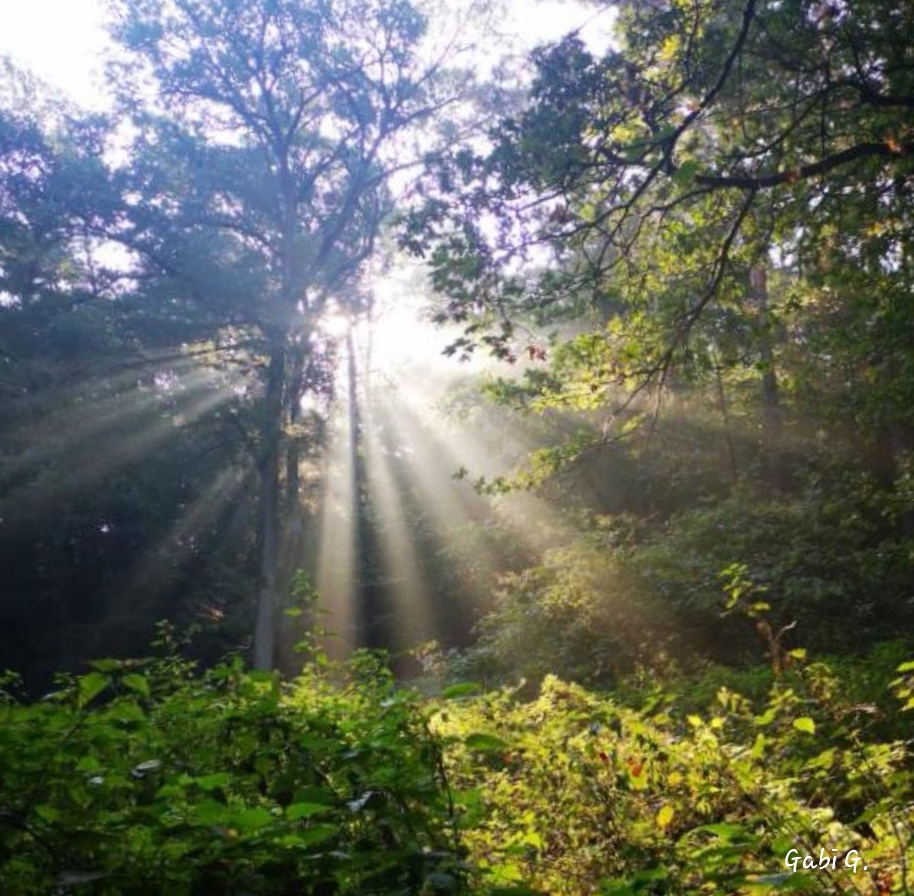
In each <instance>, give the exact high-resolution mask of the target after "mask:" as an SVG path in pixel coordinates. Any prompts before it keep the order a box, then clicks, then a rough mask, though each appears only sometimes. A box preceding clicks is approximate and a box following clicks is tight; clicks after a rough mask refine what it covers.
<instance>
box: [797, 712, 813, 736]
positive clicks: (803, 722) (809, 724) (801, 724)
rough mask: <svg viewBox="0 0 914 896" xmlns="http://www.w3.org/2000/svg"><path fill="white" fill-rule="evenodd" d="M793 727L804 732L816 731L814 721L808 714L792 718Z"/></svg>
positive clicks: (811, 732)
mask: <svg viewBox="0 0 914 896" xmlns="http://www.w3.org/2000/svg"><path fill="white" fill-rule="evenodd" d="M793 727H794V728H796V729H797V731H802V732H804V733H805V734H815V733H816V723H815V722H814V721H813V720H812V719H811V718H809V716H803V717H802V718H799V719H794V720H793Z"/></svg>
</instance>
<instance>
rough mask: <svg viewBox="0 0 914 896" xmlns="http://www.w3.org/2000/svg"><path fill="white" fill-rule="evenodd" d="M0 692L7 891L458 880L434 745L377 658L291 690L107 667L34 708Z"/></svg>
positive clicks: (223, 889) (93, 894) (270, 889)
mask: <svg viewBox="0 0 914 896" xmlns="http://www.w3.org/2000/svg"><path fill="white" fill-rule="evenodd" d="M4 693H5V701H4V703H3V705H2V706H0V892H2V893H3V894H4V896H35V894H49V896H50V894H55V896H56V894H64V896H66V894H73V896H162V894H167V896H197V894H199V896H204V894H205V896H219V894H226V896H228V894H237V896H240V894H251V896H255V894H256V896H273V894H276V896H279V894H292V893H295V894H299V893H309V894H321V896H324V894H328V896H329V894H350V893H351V894H355V893H358V894H369V893H377V894H394V893H418V892H420V891H423V892H425V891H428V892H431V891H432V890H436V889H437V890H448V891H452V892H453V891H456V890H458V889H461V888H462V882H461V879H460V873H459V872H458V871H457V870H456V865H457V857H456V854H455V844H454V840H453V837H452V834H453V831H452V829H451V828H450V826H449V810H448V801H447V798H446V793H445V790H444V788H443V786H442V784H443V782H442V778H441V763H440V753H439V748H438V744H437V742H436V741H435V739H434V738H433V737H432V736H431V735H430V734H429V732H428V730H427V727H426V724H425V719H424V716H423V713H422V711H421V710H420V707H419V706H418V704H417V698H416V697H415V696H414V695H412V694H411V693H410V692H408V691H403V690H400V689H398V688H396V687H394V684H393V681H392V679H391V678H390V675H389V673H386V672H384V671H383V667H382V666H380V665H379V664H377V663H375V662H373V661H370V660H365V659H362V660H361V661H359V662H357V663H356V664H355V666H354V667H352V668H351V669H350V670H349V673H348V675H347V677H346V679H345V681H344V682H343V683H342V684H337V685H331V684H329V683H328V681H327V680H326V678H325V677H323V676H321V675H318V674H315V673H313V672H312V673H309V674H308V675H307V676H306V677H304V678H302V679H300V680H298V681H297V682H295V683H293V684H292V685H291V686H289V687H283V686H281V685H280V683H279V680H278V679H277V678H276V677H274V676H273V675H269V674H262V673H253V672H246V671H244V670H243V668H242V667H241V664H240V663H239V662H229V663H226V664H222V665H220V666H218V667H216V668H214V669H212V670H211V671H209V672H207V673H206V674H203V675H195V674H193V671H192V669H191V668H190V666H189V665H187V664H185V663H183V662H181V661H179V660H176V659H172V660H168V661H157V662H130V661H114V660H108V661H101V662H97V663H95V664H94V670H93V671H92V672H90V673H89V674H87V675H84V676H82V677H81V678H77V679H72V680H69V681H66V682H65V683H64V684H63V686H62V687H61V689H60V690H58V691H57V692H56V693H55V694H53V695H51V696H50V697H48V698H46V699H45V700H43V701H41V702H38V703H34V704H31V705H29V704H25V703H21V702H18V701H16V700H14V699H13V698H12V697H10V696H9V688H7V689H6V691H5V692H4ZM423 888H424V889H423Z"/></svg>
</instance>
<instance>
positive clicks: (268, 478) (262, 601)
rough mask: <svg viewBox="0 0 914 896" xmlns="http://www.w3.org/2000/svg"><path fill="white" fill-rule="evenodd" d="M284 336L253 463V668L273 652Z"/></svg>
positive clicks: (267, 662)
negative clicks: (256, 587)
mask: <svg viewBox="0 0 914 896" xmlns="http://www.w3.org/2000/svg"><path fill="white" fill-rule="evenodd" d="M284 342H285V338H284V335H283V336H282V337H278V338H275V339H274V342H273V350H272V352H271V355H270V366H269V369H268V372H267V389H266V396H265V401H264V418H263V425H262V429H261V432H262V434H263V445H262V447H261V453H260V457H259V459H258V464H257V473H258V477H259V482H260V594H259V596H258V600H257V619H256V622H255V624H254V655H253V666H254V668H255V669H272V668H273V658H274V654H275V652H276V609H277V604H278V579H279V538H280V521H279V464H280V455H281V442H282V418H283V386H284V380H285V366H286V353H285V345H284Z"/></svg>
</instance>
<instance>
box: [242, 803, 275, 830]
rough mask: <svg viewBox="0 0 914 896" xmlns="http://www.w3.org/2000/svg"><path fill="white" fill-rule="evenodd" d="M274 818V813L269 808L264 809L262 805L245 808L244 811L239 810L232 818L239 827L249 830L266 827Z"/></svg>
mask: <svg viewBox="0 0 914 896" xmlns="http://www.w3.org/2000/svg"><path fill="white" fill-rule="evenodd" d="M273 820H274V819H273V813H272V812H270V810H269V809H264V808H263V807H262V806H255V807H254V808H252V809H245V810H244V811H242V812H238V813H237V814H236V815H234V816H233V817H232V819H231V821H232V823H233V824H237V825H238V827H240V828H244V829H245V830H247V831H253V830H256V829H257V828H262V827H265V826H266V825H268V824H269V823H270V822H271V821H273Z"/></svg>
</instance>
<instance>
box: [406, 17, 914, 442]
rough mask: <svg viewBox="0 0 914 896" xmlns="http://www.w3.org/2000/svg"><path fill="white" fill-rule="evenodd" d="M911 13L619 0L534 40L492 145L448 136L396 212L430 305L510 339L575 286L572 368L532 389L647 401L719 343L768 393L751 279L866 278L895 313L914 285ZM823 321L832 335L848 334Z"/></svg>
mask: <svg viewBox="0 0 914 896" xmlns="http://www.w3.org/2000/svg"><path fill="white" fill-rule="evenodd" d="M911 15H912V13H911V10H910V9H908V8H902V7H901V6H899V5H897V4H883V3H878V2H871V0H851V2H847V3H808V2H801V0H788V2H780V0H778V2H773V0H772V2H767V0H740V2H736V0H726V2H722V3H721V2H710V0H708V2H706V0H699V2H695V3H689V4H684V3H677V2H673V3H667V2H659V3H650V4H645V3H623V4H621V6H620V10H619V18H618V27H617V32H616V34H617V38H618V43H617V45H616V46H615V47H613V48H612V49H610V50H609V51H608V52H607V53H606V54H605V55H604V56H603V57H602V58H597V57H595V56H594V55H593V54H592V53H590V52H589V51H588V50H587V49H586V47H585V46H584V44H583V43H582V41H581V40H580V39H579V38H578V37H577V36H575V35H570V36H568V37H566V38H565V39H564V40H563V41H561V42H559V43H557V44H555V45H553V46H551V47H546V48H542V49H540V50H539V51H537V53H536V54H535V59H534V61H535V64H536V68H537V76H536V80H535V83H534V84H533V87H532V89H531V92H530V97H529V104H528V107H527V109H526V110H525V111H524V112H523V113H522V114H520V115H515V116H510V117H508V118H506V119H504V120H503V121H502V123H501V127H500V128H499V130H498V131H497V132H495V133H493V135H492V141H491V147H490V150H489V151H488V152H484V153H480V152H479V151H478V149H475V150H474V149H473V148H468V147H464V148H462V149H460V150H459V151H457V152H455V154H454V155H453V156H452V159H451V163H450V168H449V173H450V175H451V181H452V183H453V184H454V187H453V188H452V189H451V190H450V191H449V194H448V195H446V196H445V197H444V198H443V199H442V198H439V199H438V200H436V202H435V203H430V204H429V205H428V206H427V207H426V208H425V209H424V210H423V212H422V213H417V214H415V215H414V216H413V217H412V218H411V220H410V222H409V225H410V227H409V229H408V231H407V235H406V241H407V242H410V243H411V245H413V247H414V248H418V249H419V250H420V251H423V252H428V243H429V241H432V243H433V244H434V248H433V249H432V250H431V251H430V252H428V254H429V257H430V260H431V263H432V266H433V268H434V270H435V275H434V276H435V279H436V283H437V285H438V287H439V289H440V291H441V292H442V293H443V294H444V295H445V296H446V307H445V310H444V312H443V315H444V316H446V317H450V318H452V319H457V320H462V321H465V322H467V323H468V324H469V325H470V327H471V328H472V329H473V333H472V334H470V337H469V339H470V340H472V339H474V338H478V336H479V333H480V332H487V333H488V334H489V335H488V336H487V337H486V338H487V339H488V341H489V342H490V343H491V344H492V345H494V347H495V349H496V351H497V352H500V353H501V354H503V355H505V356H507V355H511V354H515V355H516V354H517V340H516V339H515V328H514V324H516V322H517V321H518V319H519V318H520V317H522V316H523V315H527V317H528V319H529V317H530V316H531V315H532V316H533V319H534V320H540V321H542V319H543V316H544V315H551V316H553V319H555V315H556V314H564V315H566V316H567V314H568V313H569V312H574V311H580V310H581V309H582V308H584V307H587V306H589V307H590V308H591V309H592V310H593V312H594V323H593V326H591V327H589V328H588V329H587V332H586V333H585V334H584V336H582V337H581V339H579V340H577V341H576V342H575V343H574V345H573V347H572V348H573V350H575V351H577V354H578V360H579V363H578V365H577V367H576V368H572V367H571V365H569V366H568V367H566V370H565V373H564V376H560V377H558V378H557V379H556V378H554V377H553V378H550V377H545V376H542V375H540V374H537V377H538V378H534V379H529V378H528V385H529V387H530V392H531V394H534V395H537V396H539V398H540V399H541V400H547V401H548V400H556V401H563V402H570V403H572V404H574V403H577V405H578V406H580V405H583V406H590V407H593V406H595V405H597V404H598V403H602V404H604V405H605V404H606V403H607V401H609V403H611V404H614V405H615V408H616V410H618V409H619V407H620V406H629V404H630V402H631V400H632V396H633V395H638V396H640V397H643V396H644V395H646V394H647V393H648V392H653V394H654V398H655V399H656V401H655V403H654V405H653V406H654V407H656V406H657V403H656V402H659V395H660V393H661V391H662V390H663V389H664V388H669V387H670V386H671V384H673V383H674V382H675V380H676V379H677V377H678V378H682V377H688V376H690V375H693V373H694V372H695V371H696V370H699V371H700V370H702V369H704V370H706V371H707V370H711V369H713V368H714V367H716V366H717V362H715V361H714V360H713V356H714V355H715V351H716V348H717V349H719V348H720V347H721V343H722V342H727V343H730V344H731V345H733V344H735V345H736V347H737V348H738V351H737V352H736V353H735V355H736V357H738V358H739V363H741V364H744V363H750V364H753V365H756V366H758V367H759V368H763V370H764V374H765V375H764V376H763V377H762V380H763V382H761V383H760V386H761V387H762V388H761V390H760V391H762V392H763V394H764V396H765V400H766V403H767V406H768V407H769V408H770V409H772V410H774V409H775V404H776V399H777V396H776V394H775V391H774V389H773V386H774V384H775V383H776V377H775V370H774V366H773V365H774V363H775V360H776V358H775V357H774V355H773V354H772V349H771V337H772V332H773V329H772V328H773V323H774V320H775V318H776V315H777V314H778V313H779V312H782V311H783V309H782V308H781V307H778V306H779V305H780V304H782V303H781V302H780V299H783V298H786V297H785V295H784V294H783V293H782V295H781V296H780V297H778V296H773V295H772V296H771V301H770V302H768V303H767V304H766V307H765V308H762V307H760V305H759V304H758V302H757V301H756V297H757V296H756V297H754V296H753V293H756V294H757V292H758V291H757V290H753V285H752V284H753V279H755V280H756V282H758V281H759V278H760V277H762V276H763V275H764V272H765V270H766V269H768V270H772V271H774V270H777V271H779V272H781V273H783V274H787V275H789V276H791V277H794V278H797V277H802V278H804V282H805V283H806V284H807V285H808V286H811V287H813V288H818V289H821V288H822V287H824V288H825V290H826V292H827V291H828V290H829V289H831V290H832V291H834V290H835V289H836V288H838V289H840V288H841V286H840V284H841V283H842V282H846V280H847V278H848V276H849V275H851V276H853V277H854V279H855V280H857V281H858V282H859V283H860V285H859V287H858V288H859V289H861V290H863V291H865V292H866V293H867V298H862V296H860V295H859V294H858V296H856V297H854V298H851V297H850V296H848V297H847V299H846V302H847V303H848V304H851V303H852V307H848V304H845V306H844V307H845V310H846V311H848V312H849V317H850V318H851V319H852V320H849V321H846V323H847V324H849V325H850V326H852V327H858V328H859V327H860V326H863V327H865V326H866V324H865V321H866V320H867V319H870V320H872V319H873V318H876V319H883V318H885V316H886V315H887V314H890V315H891V316H892V317H893V319H894V318H896V315H895V314H894V313H892V312H890V311H888V310H887V309H886V305H887V304H889V305H892V306H894V304H895V303H894V302H892V301H891V300H889V299H888V298H887V297H888V296H890V295H891V294H892V293H893V292H896V291H897V289H898V287H899V286H900V284H899V283H898V281H899V280H903V281H904V283H905V284H907V287H908V288H909V286H910V278H909V276H908V272H909V262H908V258H909V256H910V243H911V232H912V231H911V227H910V197H909V193H910V189H911V179H912V174H914V166H912V161H911V159H912V151H914V142H912V135H911V131H910V126H909V122H908V119H909V117H910V110H911V108H912V107H914V63H912V61H911V58H910V54H909V52H908V50H907V47H906V44H905V41H904V39H903V37H902V35H903V34H904V33H905V28H906V27H910V25H911ZM481 213H484V214H481ZM480 220H489V221H497V222H498V226H497V228H496V227H490V226H488V225H487V226H480V223H479V222H480ZM419 234H421V235H422V239H421V240H420V239H417V236H418V235H419ZM523 259H526V260H527V264H526V266H523V267H521V268H519V267H518V264H517V262H518V260H523ZM519 270H520V271H521V272H520V273H518V271H519ZM851 272H854V273H853V274H851ZM769 279H771V278H769ZM781 279H782V282H783V277H782V278H781ZM887 280H891V281H894V282H893V283H892V284H891V285H889V284H887V283H886V281H887ZM860 281H862V282H860ZM864 284H869V286H867V285H864ZM887 286H888V288H887ZM874 287H875V288H874ZM836 322H837V320H836V318H834V317H833V318H832V323H833V324H834V323H836ZM493 326H494V332H493V329H492V327H493ZM797 332H798V330H794V333H795V334H796V333H797ZM842 332H844V333H846V332H847V330H846V329H845V330H843V331H842ZM830 333H831V335H833V336H834V337H835V339H834V340H833V342H832V345H831V347H830V351H831V353H832V355H834V352H835V348H836V345H837V344H838V343H844V344H845V347H846V344H847V342H848V341H849V340H848V339H847V338H846V336H843V335H840V333H839V330H838V328H836V327H833V328H832V329H831V331H830ZM902 342H903V343H905V344H906V341H905V340H902ZM898 343H899V339H898V337H897V335H896V336H893V337H891V338H889V339H888V340H887V341H886V342H885V345H886V347H888V346H890V345H891V346H898ZM715 347H716V348H715ZM570 353H572V352H570V351H566V352H565V353H564V355H560V357H563V358H565V359H566V360H567V359H568V356H569V354H570ZM824 353H825V352H823V354H824ZM892 353H893V355H894V356H895V360H893V362H892V363H891V365H890V366H891V367H892V369H893V370H895V371H898V370H900V369H905V368H906V364H905V362H904V360H903V357H902V355H901V354H899V353H898V352H897V351H896V350H895V349H893V351H892ZM858 363H859V362H858ZM690 371H691V372H692V373H690ZM620 386H621V387H624V390H625V393H626V394H625V395H624V396H622V397H618V394H619V387H620ZM900 414H901V409H900V407H899V409H898V414H896V415H895V416H896V419H897V420H902V419H903V418H902V417H901V416H900ZM620 419H625V416H624V415H622V417H621V418H620ZM771 420H772V421H773V420H774V416H771ZM776 429H777V427H776V426H775V425H774V424H773V423H771V424H769V427H768V430H769V431H771V432H774V431H776Z"/></svg>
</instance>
